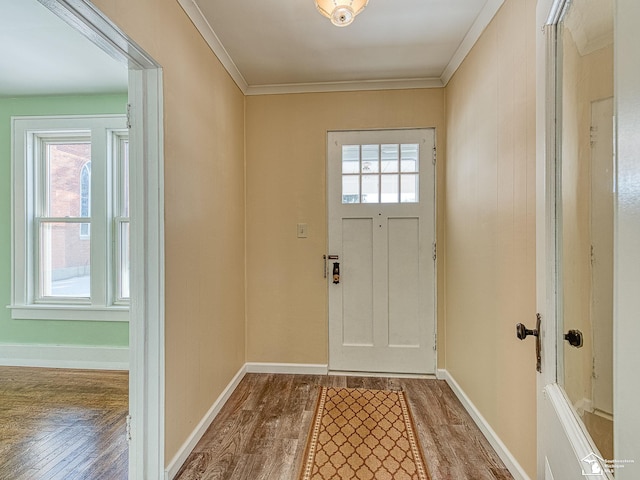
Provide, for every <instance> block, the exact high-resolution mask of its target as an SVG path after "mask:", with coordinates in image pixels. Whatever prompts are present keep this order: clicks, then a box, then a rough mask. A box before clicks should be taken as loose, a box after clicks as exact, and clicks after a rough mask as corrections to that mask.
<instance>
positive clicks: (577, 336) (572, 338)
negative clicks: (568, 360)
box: [564, 330, 583, 348]
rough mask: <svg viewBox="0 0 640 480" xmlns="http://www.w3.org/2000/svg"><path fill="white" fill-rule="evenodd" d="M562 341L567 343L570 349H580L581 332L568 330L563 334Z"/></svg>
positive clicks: (581, 342)
mask: <svg viewBox="0 0 640 480" xmlns="http://www.w3.org/2000/svg"><path fill="white" fill-rule="evenodd" d="M564 339H565V340H566V341H567V342H569V345H571V346H572V347H576V348H580V347H582V344H583V341H582V332H581V331H580V330H569V331H568V332H567V333H565V334H564Z"/></svg>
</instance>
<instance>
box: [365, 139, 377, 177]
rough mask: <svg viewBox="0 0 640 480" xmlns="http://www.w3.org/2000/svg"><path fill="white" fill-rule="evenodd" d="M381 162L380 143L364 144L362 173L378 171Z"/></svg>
mask: <svg viewBox="0 0 640 480" xmlns="http://www.w3.org/2000/svg"><path fill="white" fill-rule="evenodd" d="M379 162H380V147H379V145H362V173H365V174H366V173H378V171H379Z"/></svg>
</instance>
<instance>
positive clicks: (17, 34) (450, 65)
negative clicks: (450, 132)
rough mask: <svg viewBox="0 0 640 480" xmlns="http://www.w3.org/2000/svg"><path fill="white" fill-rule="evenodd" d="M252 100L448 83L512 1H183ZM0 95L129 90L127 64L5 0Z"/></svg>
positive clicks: (39, 12) (43, 13) (29, 5)
mask: <svg viewBox="0 0 640 480" xmlns="http://www.w3.org/2000/svg"><path fill="white" fill-rule="evenodd" d="M178 1H179V3H180V4H181V5H182V6H183V8H184V10H185V11H186V12H187V14H188V15H189V16H190V17H191V19H192V21H193V22H194V24H195V25H196V27H197V28H198V29H199V30H200V32H201V33H202V35H203V37H204V38H205V40H206V41H207V42H208V43H209V45H210V46H211V48H212V49H213V51H214V52H215V53H216V55H217V56H218V57H219V58H220V60H221V61H222V63H223V65H224V66H225V67H226V68H227V70H228V71H229V73H230V74H231V76H232V77H233V79H234V80H235V81H236V83H237V84H238V86H239V87H240V88H241V89H242V90H243V91H244V92H245V93H246V94H249V95H251V94H260V93H283V92H300V91H328V90H329V91H330V90H359V89H378V88H408V87H437V86H442V85H445V84H446V83H447V82H448V80H449V78H450V77H451V75H452V74H453V73H454V72H455V70H456V68H457V67H458V66H459V64H460V63H461V62H462V60H463V59H464V57H465V56H466V54H467V53H468V51H469V50H470V49H471V47H472V46H473V44H474V43H475V41H476V40H477V38H478V37H479V36H480V34H481V33H482V31H483V30H484V28H485V27H486V25H487V24H488V23H489V22H490V21H491V19H492V18H493V16H494V15H495V13H496V12H497V10H498V9H499V7H500V6H501V5H502V3H503V1H504V0H370V1H369V5H368V6H367V8H365V10H364V11H363V12H362V13H361V14H360V15H358V17H357V18H356V19H355V21H354V23H353V24H352V25H350V26H349V27H345V28H339V27H335V26H333V25H332V24H331V23H330V21H329V20H328V19H326V18H325V17H323V16H321V15H320V14H319V13H318V12H317V10H316V9H315V5H314V3H313V0H178ZM0 12H2V13H1V14H0V45H2V48H1V49H0V96H4V97H6V96H18V95H44V94H72V93H76V94H77V93H81V94H82V93H111V92H126V90H127V69H126V66H124V65H122V64H120V63H119V62H117V61H116V60H114V59H112V58H111V57H110V56H108V55H107V54H106V53H104V52H103V51H102V50H101V49H99V48H98V47H96V46H95V45H93V44H92V43H91V42H90V41H89V40H87V39H86V38H85V37H83V36H82V35H81V34H79V33H78V32H76V31H75V30H74V29H73V28H71V27H70V26H68V25H67V24H66V23H65V22H63V21H62V20H60V19H59V18H58V17H56V16H55V15H54V14H53V13H51V12H50V11H49V10H48V9H47V8H45V7H44V6H42V5H41V4H40V3H38V1H37V0H0Z"/></svg>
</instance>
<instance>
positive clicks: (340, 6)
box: [314, 0, 369, 27]
mask: <svg viewBox="0 0 640 480" xmlns="http://www.w3.org/2000/svg"><path fill="white" fill-rule="evenodd" d="M314 2H315V3H316V8H317V9H318V11H319V12H320V13H321V14H322V15H324V16H325V17H327V18H328V19H329V20H331V23H333V24H334V25H335V26H336V27H346V26H347V25H351V23H352V22H353V19H354V18H356V15H358V14H359V13H360V12H362V10H364V7H366V6H367V3H369V0H314Z"/></svg>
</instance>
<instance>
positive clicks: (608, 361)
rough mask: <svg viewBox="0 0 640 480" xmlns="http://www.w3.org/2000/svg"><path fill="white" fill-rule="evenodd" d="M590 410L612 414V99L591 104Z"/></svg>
mask: <svg viewBox="0 0 640 480" xmlns="http://www.w3.org/2000/svg"><path fill="white" fill-rule="evenodd" d="M591 324H592V325H593V337H592V338H593V381H592V389H593V392H592V401H593V409H594V410H595V411H596V412H597V413H599V414H603V413H604V414H607V415H612V414H613V98H606V99H604V100H598V101H595V102H593V103H592V104H591Z"/></svg>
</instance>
